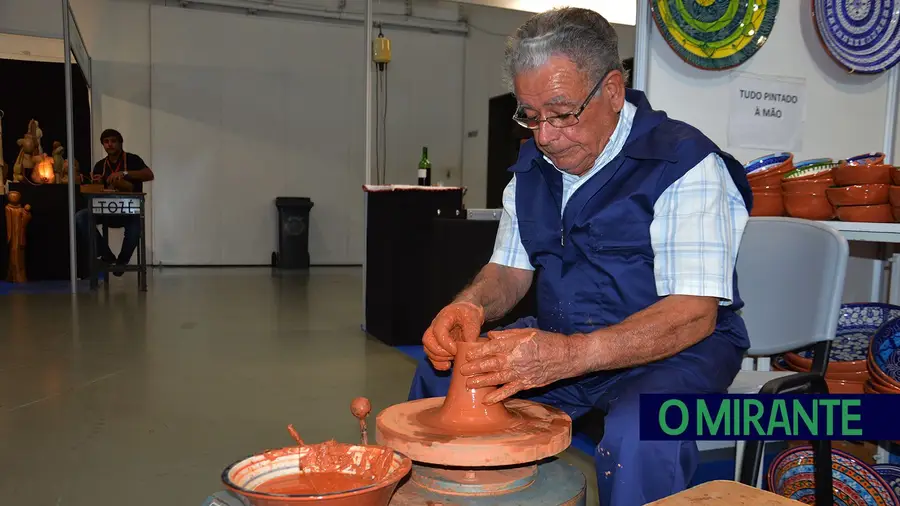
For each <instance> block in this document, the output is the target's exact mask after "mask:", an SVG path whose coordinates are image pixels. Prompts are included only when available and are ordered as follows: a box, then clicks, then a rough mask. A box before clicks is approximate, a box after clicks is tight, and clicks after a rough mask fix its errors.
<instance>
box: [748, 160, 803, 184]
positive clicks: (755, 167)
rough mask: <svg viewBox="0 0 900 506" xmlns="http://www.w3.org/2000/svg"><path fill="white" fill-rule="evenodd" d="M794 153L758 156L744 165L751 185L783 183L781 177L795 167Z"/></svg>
mask: <svg viewBox="0 0 900 506" xmlns="http://www.w3.org/2000/svg"><path fill="white" fill-rule="evenodd" d="M793 161H794V155H792V154H790V153H778V154H775V155H769V156H764V157H762V158H757V159H756V160H753V161H752V162H750V163H748V164H747V165H745V166H744V169H745V170H747V181H748V182H749V183H750V186H769V185H778V184H781V178H782V177H783V176H784V175H785V174H787V173H788V172H790V171H792V170H793V169H794V165H793Z"/></svg>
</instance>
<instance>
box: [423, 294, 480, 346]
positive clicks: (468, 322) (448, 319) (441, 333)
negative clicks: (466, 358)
mask: <svg viewBox="0 0 900 506" xmlns="http://www.w3.org/2000/svg"><path fill="white" fill-rule="evenodd" d="M483 323H484V310H483V309H481V308H480V307H478V306H476V305H475V304H470V303H468V302H456V303H453V304H450V305H449V306H447V307H445V308H444V309H442V310H441V312H440V313H438V315H437V318H435V319H434V322H432V324H431V328H432V330H433V332H434V337H435V339H436V340H437V344H438V346H439V347H440V351H441V352H446V353H449V354H450V356H455V355H456V341H467V342H475V341H477V340H478V336H479V335H480V334H481V325H482V324H483Z"/></svg>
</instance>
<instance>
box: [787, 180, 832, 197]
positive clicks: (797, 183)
mask: <svg viewBox="0 0 900 506" xmlns="http://www.w3.org/2000/svg"><path fill="white" fill-rule="evenodd" d="M832 186H834V183H833V182H832V180H831V178H830V177H829V178H819V179H815V178H813V179H783V180H782V181H781V189H782V191H784V192H785V193H821V194H824V193H825V190H826V189H827V188H830V187H832Z"/></svg>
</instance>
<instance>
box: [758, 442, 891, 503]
mask: <svg viewBox="0 0 900 506" xmlns="http://www.w3.org/2000/svg"><path fill="white" fill-rule="evenodd" d="M814 473H815V468H814V467H813V453H812V447H810V446H798V447H796V448H790V449H788V450H785V451H783V452H781V453H780V454H779V455H778V456H777V457H775V460H774V461H773V462H772V465H771V466H769V472H768V479H769V490H771V491H772V492H774V493H776V494H778V495H780V496H783V497H788V498H790V499H794V500H796V501H800V502H802V503H805V504H813V503H814V502H815V485H814V481H813V475H814ZM831 477H832V480H833V488H834V504H836V505H847V506H850V505H876V504H877V505H884V506H898V505H900V501H898V499H897V494H895V493H894V491H893V490H891V487H890V486H889V485H888V483H887V482H886V481H885V480H884V478H882V477H881V476H880V475H879V474H878V473H877V472H876V471H875V470H874V469H872V468H871V467H870V466H869V465H867V464H866V463H865V462H862V461H860V460H857V459H856V458H855V457H853V456H852V455H850V454H847V453H844V452H842V451H840V450H834V449H832V450H831Z"/></svg>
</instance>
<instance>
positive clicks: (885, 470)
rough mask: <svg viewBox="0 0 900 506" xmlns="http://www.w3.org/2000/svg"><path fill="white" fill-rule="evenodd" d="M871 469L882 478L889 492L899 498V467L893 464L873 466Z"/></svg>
mask: <svg viewBox="0 0 900 506" xmlns="http://www.w3.org/2000/svg"><path fill="white" fill-rule="evenodd" d="M872 469H874V470H875V472H876V473H878V475H879V476H881V477H882V478H884V481H886V482H887V484H888V486H889V487H891V490H893V491H894V494H896V495H897V496H898V497H900V466H898V465H895V464H875V465H874V466H872Z"/></svg>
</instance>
